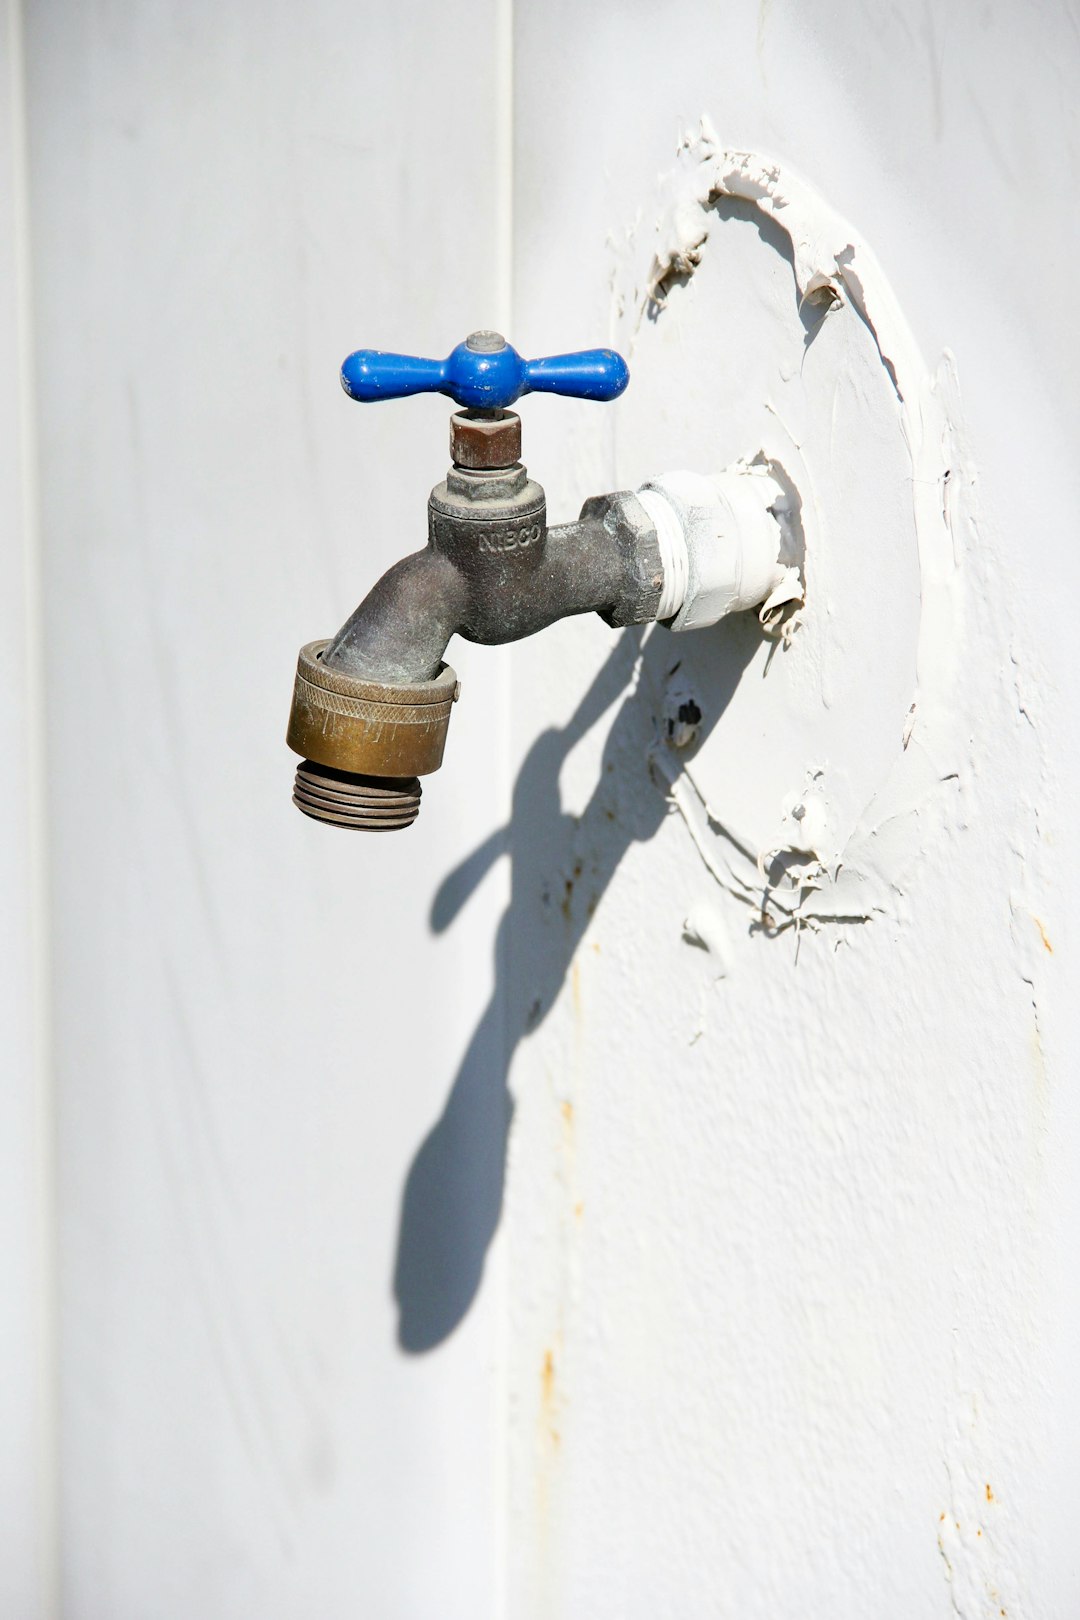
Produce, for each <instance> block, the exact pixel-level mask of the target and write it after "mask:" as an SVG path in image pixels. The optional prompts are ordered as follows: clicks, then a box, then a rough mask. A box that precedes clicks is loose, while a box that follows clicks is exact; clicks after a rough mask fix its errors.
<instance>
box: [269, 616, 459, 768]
mask: <svg viewBox="0 0 1080 1620" xmlns="http://www.w3.org/2000/svg"><path fill="white" fill-rule="evenodd" d="M326 645H327V643H326V642H325V641H312V642H309V643H308V645H307V646H306V647H302V648H301V649H300V657H299V659H298V660H297V666H296V684H295V686H294V689H293V702H292V712H291V714H290V716H289V729H288V735H287V739H286V740H287V741H288V744H289V747H290V748H292V749H293V750H294V751H295V752H296V753H298V754H302V755H304V757H305V758H307V759H309V760H312V761H314V762H315V763H317V764H319V765H327V766H330V767H332V768H333V769H335V770H338V771H345V772H349V773H351V774H353V775H361V776H377V777H394V778H400V777H411V776H426V775H428V774H429V773H430V772H431V771H437V770H438V768H439V766H440V765H441V764H442V757H443V749H444V747H445V745H446V732H447V727H448V726H449V724H450V711H451V709H452V707H453V704H454V700H455V699H456V697H457V695H458V680H457V676H456V675H455V674H454V671H453V670H452V669H450V668H449V667H448V666H447V665H443V666H442V668H441V670H440V672H439V674H438V675H437V676H436V677H435V679H434V680H430V681H412V682H408V683H403V684H401V685H389V684H385V683H383V682H379V681H365V680H358V679H357V678H356V677H355V676H352V675H345V674H343V673H342V672H341V671H340V670H337V669H331V668H329V667H327V665H326V664H324V663H323V661H322V657H321V654H322V652H323V649H324V648H325V647H326Z"/></svg>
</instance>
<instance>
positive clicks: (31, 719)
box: [8, 0, 60, 1620]
mask: <svg viewBox="0 0 1080 1620" xmlns="http://www.w3.org/2000/svg"><path fill="white" fill-rule="evenodd" d="M23 5H24V0H10V6H9V10H8V47H9V72H10V77H11V131H10V134H11V152H12V198H13V232H14V254H15V312H16V332H17V336H16V342H17V357H18V361H17V363H18V377H17V382H16V392H17V400H18V424H19V425H18V433H19V453H18V469H19V471H18V476H19V503H20V515H21V525H20V527H21V543H22V552H23V565H24V566H23V618H24V629H25V638H26V640H25V645H26V655H27V678H26V690H27V697H28V707H27V715H26V738H27V781H26V794H27V821H28V840H29V860H30V894H31V907H30V938H29V947H30V958H31V960H30V976H31V986H32V996H33V1009H32V1035H31V1039H32V1041H33V1072H32V1074H31V1076H30V1084H31V1085H32V1087H33V1096H34V1108H33V1114H34V1135H33V1142H32V1151H33V1155H34V1186H35V1206H36V1207H35V1210H34V1232H33V1237H32V1242H33V1246H34V1250H35V1265H34V1273H35V1277H36V1278H37V1279H38V1281H39V1287H38V1289H37V1293H36V1298H35V1301H34V1307H33V1308H34V1310H35V1314H36V1338H37V1344H38V1381H37V1388H36V1390H35V1400H36V1405H37V1430H38V1436H39V1439H38V1458H37V1478H36V1480H35V1495H36V1498H37V1509H38V1547H37V1552H38V1560H39V1569H40V1602H39V1613H40V1614H41V1616H42V1617H43V1620H59V1614H60V1536H59V1431H58V1416H59V1399H58V1396H59V1377H58V1344H57V1333H58V1316H59V1311H58V1269H59V1268H58V1259H59V1256H58V1248H57V1222H56V1210H57V1203H56V1097H55V1079H54V1074H53V1061H52V1038H51V1005H52V984H51V948H50V927H49V919H50V893H49V889H50V885H49V847H48V837H49V825H48V778H47V764H46V747H47V743H46V735H47V734H46V724H47V715H46V699H45V660H44V548H43V543H42V530H41V503H40V463H39V456H38V432H37V428H38V423H37V388H36V378H35V357H34V307H33V254H32V243H31V218H30V167H29V140H28V112H27V83H26V46H25V28H24V19H23Z"/></svg>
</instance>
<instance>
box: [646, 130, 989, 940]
mask: <svg viewBox="0 0 1080 1620" xmlns="http://www.w3.org/2000/svg"><path fill="white" fill-rule="evenodd" d="M723 197H734V198H741V199H743V200H745V201H747V202H749V203H751V204H752V205H753V206H754V207H755V208H757V209H759V210H761V212H762V213H763V214H767V215H768V216H769V217H770V218H772V219H774V220H775V221H776V222H777V224H779V225H780V226H781V227H782V228H783V230H784V231H785V232H786V234H787V235H788V237H789V238H790V241H791V247H792V251H793V255H794V270H795V279H796V286H797V290H798V296H799V299H800V301H802V302H804V303H805V302H806V301H807V300H816V301H818V302H821V303H824V304H826V305H827V306H828V310H829V312H830V313H829V318H835V312H837V311H839V310H841V309H842V308H843V307H845V306H849V307H850V308H851V309H853V310H854V311H856V312H857V313H858V315H859V317H860V318H861V320H862V321H863V322H864V323H865V325H866V327H867V329H868V332H869V333H870V334H871V335H872V338H873V341H874V342H875V344H876V347H877V352H878V354H879V355H880V359H881V364H882V366H883V367H884V368H885V370H886V372H887V373H888V376H889V379H890V381H891V383H892V386H893V389H894V390H895V396H896V400H897V403H898V406H899V428H900V431H901V432H902V434H903V438H904V442H905V444H906V446H907V450H908V454H909V457H910V466H911V490H912V515H913V522H914V533H915V540H916V544H917V547H918V560H919V570H920V578H921V597H922V609H921V619H920V627H919V637H918V648H917V656H916V668H917V687H916V691H915V693H914V696H913V699H912V704H911V709H910V711H909V715H908V719H907V721H906V723H905V726H904V728H903V732H902V733H900V734H898V736H897V749H896V755H895V758H894V760H893V763H892V766H891V768H890V770H889V771H888V773H887V775H886V776H885V778H884V780H882V781H881V782H880V783H879V785H878V787H877V790H876V791H875V792H874V793H873V794H872V796H871V797H870V799H869V800H868V801H867V802H866V803H865V805H864V807H863V810H862V813H861V815H860V816H859V818H858V821H857V824H856V825H855V827H854V830H853V831H852V832H851V834H850V836H849V837H848V838H847V839H846V840H845V841H844V843H843V844H842V846H841V847H839V848H835V849H833V850H831V851H830V852H829V853H828V855H824V854H822V853H821V852H816V853H817V854H818V857H819V858H818V859H817V861H816V862H815V863H813V864H812V865H807V866H805V867H804V868H803V871H802V885H801V888H802V894H801V898H800V899H799V900H798V902H797V904H796V905H795V906H794V911H795V912H796V913H798V914H800V915H805V916H807V917H809V916H810V915H811V914H812V915H813V917H814V918H815V919H816V920H818V921H822V920H826V919H833V920H839V919H841V918H848V917H860V918H868V917H871V916H873V915H875V914H877V913H884V912H888V911H890V909H892V902H893V897H894V895H895V894H896V892H897V888H898V886H901V885H902V884H903V882H904V881H906V879H907V874H908V872H909V870H910V868H911V867H912V865H913V864H914V863H915V862H916V861H917V859H918V855H919V850H920V846H921V842H922V839H923V834H924V829H923V827H922V825H921V823H920V818H921V816H922V812H923V811H924V809H925V808H927V807H928V806H929V805H930V804H932V803H934V802H935V801H941V800H942V799H943V798H944V799H946V800H947V798H948V795H949V790H950V787H951V784H954V783H955V782H956V781H957V780H958V778H959V777H960V775H961V773H962V772H963V770H964V769H966V768H967V760H966V755H965V748H964V738H963V736H962V735H961V734H960V732H959V730H958V728H957V725H956V723H955V710H954V705H953V702H952V699H953V697H954V687H955V680H956V674H957V669H958V667H959V662H960V659H961V657H962V647H963V633H964V627H963V611H962V604H961V593H960V589H959V573H960V567H961V558H962V555H963V553H964V550H965V549H966V546H967V545H968V543H969V542H970V540H971V537H972V531H973V526H974V514H973V501H974V489H975V471H974V467H973V465H972V462H971V457H970V454H969V451H968V448H967V441H966V435H965V433H964V428H963V418H962V412H961V405H960V393H959V384H958V380H957V374H956V366H955V362H954V360H953V358H952V356H951V355H950V354H948V353H945V354H944V355H943V356H942V357H941V360H940V361H939V363H938V364H937V365H936V366H935V367H933V368H931V367H929V366H928V365H927V364H926V362H925V361H924V359H923V357H922V355H921V353H920V351H919V346H918V344H917V342H916V340H915V337H914V334H913V333H912V331H911V328H910V325H909V324H908V322H907V320H906V318H905V316H904V313H903V311H902V309H901V307H900V304H899V302H898V300H897V298H896V296H895V294H894V292H893V290H892V288H891V286H890V285H889V282H888V279H887V277H886V276H885V273H884V271H883V270H882V267H881V265H880V264H879V262H878V260H877V258H876V256H875V254H874V253H873V251H872V249H871V248H870V247H869V246H868V245H867V244H866V242H865V241H864V240H863V239H862V237H861V236H860V234H859V233H858V232H857V231H856V230H855V229H854V228H853V227H852V226H851V225H849V224H848V223H847V222H846V221H845V220H844V219H843V218H842V217H841V216H840V215H839V214H838V213H837V212H836V211H835V210H834V209H833V208H832V207H831V206H830V205H829V204H828V202H827V201H826V200H825V199H824V198H823V197H821V196H820V194H819V193H818V192H817V191H815V190H814V188H813V187H812V186H810V185H809V184H808V183H807V182H806V181H805V180H803V179H801V178H800V177H799V176H798V175H797V174H795V173H794V172H793V171H792V170H791V168H790V167H789V166H788V165H787V164H783V165H781V164H780V163H779V162H776V161H773V160H771V159H768V158H765V157H763V156H761V155H760V154H758V153H754V152H749V151H742V150H738V149H735V148H730V147H725V146H723V145H722V143H721V142H720V140H719V139H718V137H717V135H716V134H715V132H714V130H713V128H712V125H711V124H710V122H709V120H708V119H707V118H703V119H702V122H701V128H700V131H699V132H698V134H697V135H696V136H694V137H687V138H685V139H684V140H683V142H682V143H681V146H680V149H679V153H678V157H677V162H676V165H675V168H674V169H673V170H672V171H671V173H670V174H669V175H667V176H666V177H665V179H664V180H663V181H662V182H661V195H660V204H659V218H658V221H657V225H656V245H655V253H654V257H653V261H652V265H651V268H650V271H649V274H648V276H647V278H646V281H645V284H644V286H643V287H642V288H641V290H640V291H639V292H638V294H637V295H636V299H635V300H634V302H635V306H636V317H635V331H636V332H638V333H640V330H641V325H642V321H643V320H644V317H645V316H646V314H648V313H649V312H650V311H652V313H653V314H654V316H656V315H658V314H659V312H660V311H662V309H663V306H664V303H665V299H666V297H667V294H668V291H669V289H670V287H671V285H672V283H673V280H674V278H675V277H688V276H692V275H693V274H694V272H695V271H696V270H697V268H698V266H699V265H700V264H701V262H702V259H703V257H704V255H705V253H706V251H707V247H708V242H709V238H710V233H711V230H712V227H713V223H714V216H713V213H712V208H713V205H714V204H715V203H716V201H717V200H718V199H720V198H723ZM660 318H662V316H660ZM808 471H809V473H810V476H811V478H813V471H814V470H813V469H812V468H810V469H808ZM800 494H801V496H802V498H803V500H804V502H805V503H807V504H809V498H810V496H811V490H810V489H809V488H804V489H803V490H801V491H800ZM818 527H819V531H820V529H821V528H823V525H820V524H819V525H818ZM817 543H819V544H821V543H827V540H825V539H824V538H823V535H822V534H821V533H820V532H819V534H818V541H817ZM809 588H810V589H811V590H812V588H813V586H812V582H811V584H810V587H809ZM797 590H798V587H797V586H796V584H795V581H794V580H793V579H791V578H790V577H789V578H788V579H787V580H785V581H784V582H782V585H781V587H780V588H779V589H778V591H777V592H774V594H773V596H772V597H770V600H769V602H768V603H767V604H766V608H765V609H763V610H762V617H763V622H769V623H771V622H773V621H774V620H775V617H776V610H777V609H779V608H780V607H782V606H783V605H784V603H785V602H788V601H791V600H793V599H794V598H795V595H796V593H797ZM766 610H768V611H766ZM867 611H868V612H870V613H874V612H880V613H888V611H889V604H888V602H887V601H882V602H877V603H868V604H867ZM676 802H678V801H676ZM819 813H820V818H821V819H822V820H823V821H827V820H828V815H829V812H828V807H827V804H826V803H825V802H824V801H823V802H822V805H821V807H820V812H819ZM947 815H948V811H947V810H946V818H947ZM695 842H697V840H696V839H695ZM699 847H700V846H699ZM786 847H788V848H790V849H791V850H792V851H793V852H798V851H799V850H801V849H803V847H804V846H803V845H802V844H800V843H798V842H792V843H791V844H790V845H789V846H786ZM784 848H785V846H783V845H775V846H773V847H772V848H769V849H763V850H760V851H758V852H757V854H758V865H759V868H760V869H761V870H762V871H764V869H765V867H766V866H767V865H768V862H769V860H770V859H775V858H776V857H777V856H779V855H781V854H782V853H783V850H784ZM766 887H767V889H768V885H767V886H766ZM811 896H812V903H811Z"/></svg>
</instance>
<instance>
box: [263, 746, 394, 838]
mask: <svg viewBox="0 0 1080 1620" xmlns="http://www.w3.org/2000/svg"><path fill="white" fill-rule="evenodd" d="M420 793H421V788H420V778H419V777H417V776H359V775H357V774H356V772H354V771H339V770H335V769H334V767H333V766H332V765H317V764H316V763H315V761H314V760H311V759H305V760H303V761H302V762H301V763H300V764H299V765H298V766H297V768H296V782H295V785H294V787H293V804H295V805H296V807H297V809H298V810H302V811H303V812H304V814H305V816H312V817H313V818H314V819H315V820H316V821H325V822H327V823H329V825H330V826H331V827H351V828H352V829H353V830H354V831H356V832H395V831H397V830H398V829H399V828H401V827H411V826H412V824H413V822H414V821H415V820H416V818H417V816H418V815H419V814H420Z"/></svg>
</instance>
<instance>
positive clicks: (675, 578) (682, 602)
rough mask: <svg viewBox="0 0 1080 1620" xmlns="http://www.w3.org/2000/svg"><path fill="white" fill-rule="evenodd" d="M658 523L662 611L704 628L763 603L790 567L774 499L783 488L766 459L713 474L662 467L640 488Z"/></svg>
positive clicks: (674, 623) (684, 626)
mask: <svg viewBox="0 0 1080 1620" xmlns="http://www.w3.org/2000/svg"><path fill="white" fill-rule="evenodd" d="M636 494H637V497H638V500H639V501H640V502H641V504H642V506H644V508H645V510H646V512H647V513H648V515H649V518H650V519H651V521H652V523H653V526H654V527H655V529H656V537H657V541H658V544H659V548H660V559H661V563H662V566H663V570H664V585H663V590H662V592H661V597H660V606H659V608H658V610H657V614H656V617H657V618H658V619H661V620H670V621H671V628H672V629H673V630H700V629H703V628H704V627H705V626H706V625H710V624H716V622H717V621H718V620H719V619H722V618H723V617H724V616H725V614H728V613H737V612H740V611H741V610H743V609H745V608H755V607H759V606H760V605H761V603H762V602H764V601H765V600H766V598H767V597H768V596H769V595H770V593H771V592H772V591H774V590H775V588H776V587H777V585H779V584H780V582H781V581H782V580H783V579H784V577H785V575H786V573H787V572H788V570H787V568H786V567H785V564H784V563H783V562H782V561H781V551H782V548H783V534H782V532H781V529H780V525H779V523H778V522H777V520H776V518H775V517H774V516H773V514H772V512H771V511H770V510H769V508H770V506H775V505H777V504H779V503H782V502H783V491H782V489H781V487H780V485H779V484H778V483H777V482H776V480H775V479H774V478H773V477H772V476H771V474H770V473H769V470H768V468H767V467H761V466H747V465H738V466H736V467H729V468H728V469H727V470H726V471H725V472H722V473H719V474H717V475H716V476H715V477H711V478H709V477H705V476H704V475H703V474H701V473H691V472H673V473H664V474H663V476H662V477H660V478H650V479H648V480H647V481H646V483H644V484H643V485H642V487H641V488H640V489H639V490H637V491H636Z"/></svg>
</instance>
